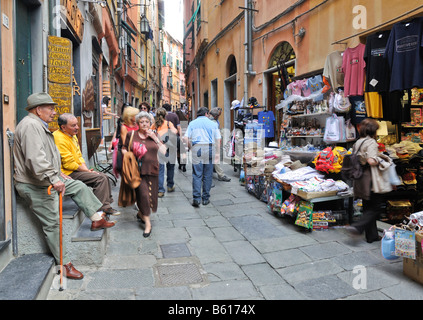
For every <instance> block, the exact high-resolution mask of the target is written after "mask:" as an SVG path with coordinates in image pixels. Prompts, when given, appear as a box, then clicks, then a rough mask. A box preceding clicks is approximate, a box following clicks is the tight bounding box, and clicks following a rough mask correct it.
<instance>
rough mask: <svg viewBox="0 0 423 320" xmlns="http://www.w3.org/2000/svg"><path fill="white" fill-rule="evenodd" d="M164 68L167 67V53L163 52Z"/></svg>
mask: <svg viewBox="0 0 423 320" xmlns="http://www.w3.org/2000/svg"><path fill="white" fill-rule="evenodd" d="M162 65H163V67H166V52H163V63H162Z"/></svg>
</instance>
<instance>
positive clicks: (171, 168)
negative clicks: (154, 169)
mask: <svg viewBox="0 0 423 320" xmlns="http://www.w3.org/2000/svg"><path fill="white" fill-rule="evenodd" d="M166 171H167V179H166V182H167V187H168V188H172V187H173V185H174V184H175V182H174V180H173V177H174V176H175V164H174V163H170V162H167V163H166ZM164 174H165V164H161V163H160V164H159V192H163V193H164V192H165V188H164Z"/></svg>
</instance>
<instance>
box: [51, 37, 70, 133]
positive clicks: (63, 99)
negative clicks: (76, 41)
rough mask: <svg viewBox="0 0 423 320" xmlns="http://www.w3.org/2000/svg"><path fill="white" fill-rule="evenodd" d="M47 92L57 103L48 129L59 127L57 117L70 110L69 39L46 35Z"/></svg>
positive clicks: (52, 129)
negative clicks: (54, 114)
mask: <svg viewBox="0 0 423 320" xmlns="http://www.w3.org/2000/svg"><path fill="white" fill-rule="evenodd" d="M47 66H48V75H47V79H48V93H49V95H50V96H51V97H52V99H53V101H54V102H56V103H57V106H56V116H55V118H54V120H53V121H52V122H50V123H49V129H50V130H51V131H54V130H56V129H58V128H59V126H58V125H57V118H58V117H59V116H60V115H61V114H63V113H68V112H70V113H71V112H72V42H71V41H70V40H69V39H66V38H61V37H55V36H49V37H48V61H47Z"/></svg>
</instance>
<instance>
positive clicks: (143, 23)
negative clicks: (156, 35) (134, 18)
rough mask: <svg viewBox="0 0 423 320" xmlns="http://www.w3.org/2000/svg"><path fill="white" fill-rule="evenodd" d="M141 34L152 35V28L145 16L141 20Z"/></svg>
mask: <svg viewBox="0 0 423 320" xmlns="http://www.w3.org/2000/svg"><path fill="white" fill-rule="evenodd" d="M140 32H141V33H142V34H148V33H150V26H149V24H148V19H147V18H146V16H143V17H142V18H141V22H140Z"/></svg>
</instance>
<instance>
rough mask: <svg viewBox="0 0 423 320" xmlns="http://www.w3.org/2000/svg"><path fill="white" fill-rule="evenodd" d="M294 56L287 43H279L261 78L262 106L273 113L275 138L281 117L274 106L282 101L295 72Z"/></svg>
mask: <svg viewBox="0 0 423 320" xmlns="http://www.w3.org/2000/svg"><path fill="white" fill-rule="evenodd" d="M296 61H297V60H296V55H295V51H294V49H293V48H292V46H291V45H290V44H289V42H286V41H283V42H281V43H279V44H278V45H277V46H276V47H275V49H274V50H273V53H272V54H271V56H270V59H269V63H268V69H267V70H266V71H264V77H263V80H264V81H263V105H265V106H267V110H268V111H273V113H274V115H275V118H276V132H277V136H279V134H280V132H279V131H280V123H281V120H282V119H281V115H280V113H281V112H279V110H277V109H276V106H277V105H278V104H279V103H280V101H281V100H283V99H284V92H285V89H286V86H287V85H288V84H289V82H290V79H291V78H292V77H294V76H295V72H296Z"/></svg>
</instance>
